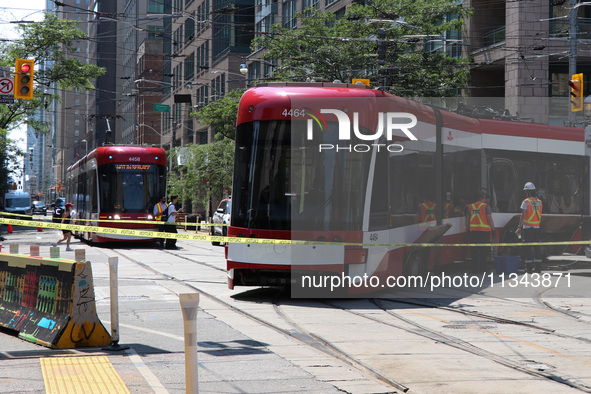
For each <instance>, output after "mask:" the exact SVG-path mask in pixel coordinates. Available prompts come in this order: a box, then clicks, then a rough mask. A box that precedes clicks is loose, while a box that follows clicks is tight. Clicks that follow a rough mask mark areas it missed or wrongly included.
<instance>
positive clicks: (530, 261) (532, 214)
mask: <svg viewBox="0 0 591 394" xmlns="http://www.w3.org/2000/svg"><path fill="white" fill-rule="evenodd" d="M523 190H524V191H525V195H526V198H525V200H523V202H522V203H521V217H520V218H519V226H518V227H517V230H515V234H517V236H519V235H521V237H522V239H523V242H527V243H529V242H540V236H541V235H540V223H541V222H542V201H541V200H540V199H538V197H537V196H536V187H535V185H534V184H533V183H531V182H527V183H526V184H525V186H523ZM525 269H526V271H527V272H528V273H532V272H537V273H540V272H541V271H542V248H541V247H540V245H535V246H534V245H532V246H527V247H526V249H525Z"/></svg>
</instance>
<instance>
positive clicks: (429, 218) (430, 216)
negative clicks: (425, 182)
mask: <svg viewBox="0 0 591 394" xmlns="http://www.w3.org/2000/svg"><path fill="white" fill-rule="evenodd" d="M436 211H437V204H436V203H435V202H433V199H432V198H430V196H425V197H424V198H423V202H422V203H420V204H419V211H418V212H417V222H419V223H427V222H433V221H435V220H436V219H437V217H436Z"/></svg>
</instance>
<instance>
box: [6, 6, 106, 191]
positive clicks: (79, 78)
mask: <svg viewBox="0 0 591 394" xmlns="http://www.w3.org/2000/svg"><path fill="white" fill-rule="evenodd" d="M77 25H78V22H77V21H71V20H60V19H58V17H57V16H55V15H53V14H45V19H44V20H43V21H41V22H36V23H31V24H21V25H19V29H20V31H21V38H20V39H18V40H16V41H14V42H5V43H2V44H0V54H1V56H0V66H1V67H2V68H4V69H5V70H6V69H12V68H14V63H15V59H19V58H21V59H34V60H35V64H36V65H39V64H41V63H43V65H44V67H42V68H40V67H36V69H35V74H34V80H35V89H34V98H33V99H32V100H20V99H16V100H15V101H14V103H13V104H0V139H2V141H3V142H2V148H3V150H4V149H5V150H4V151H3V154H4V156H5V157H6V158H14V157H15V156H18V155H20V154H21V152H19V151H18V149H16V145H15V144H14V141H10V140H8V139H7V133H8V132H9V131H11V130H13V129H16V128H17V127H19V126H21V125H22V124H27V125H29V126H31V127H33V128H34V129H35V131H36V132H37V133H39V134H43V133H46V132H48V131H49V125H48V124H47V123H45V122H40V121H38V120H35V118H34V116H33V115H34V114H35V113H36V112H37V111H38V110H39V109H40V108H42V107H44V106H46V105H47V103H48V100H52V99H53V98H55V95H52V94H49V93H48V92H49V91H51V90H49V88H51V87H53V86H57V87H58V88H61V89H92V88H93V87H94V86H93V85H92V82H93V80H94V79H95V78H97V77H99V76H101V75H102V74H104V72H105V70H104V68H102V67H98V66H96V65H92V64H86V63H83V62H81V61H80V60H78V59H77V58H76V57H75V56H74V55H75V49H74V47H73V45H74V43H75V42H76V41H78V40H85V39H86V38H87V37H86V34H85V33H84V32H83V31H81V30H79V29H78V28H77ZM8 161H9V160H3V161H2V162H1V163H0V189H2V192H4V189H5V187H6V182H7V180H8V179H9V176H10V170H9V169H8V168H7V162H8Z"/></svg>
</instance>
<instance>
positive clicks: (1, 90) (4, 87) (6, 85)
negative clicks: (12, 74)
mask: <svg viewBox="0 0 591 394" xmlns="http://www.w3.org/2000/svg"><path fill="white" fill-rule="evenodd" d="M13 91H14V81H13V80H12V78H0V95H6V96H8V95H10V96H12V95H13Z"/></svg>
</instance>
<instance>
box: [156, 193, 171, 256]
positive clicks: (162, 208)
mask: <svg viewBox="0 0 591 394" xmlns="http://www.w3.org/2000/svg"><path fill="white" fill-rule="evenodd" d="M166 208H168V204H167V203H166V196H162V197H160V201H159V202H158V203H157V204H156V205H154V219H156V220H157V221H158V224H157V226H158V232H159V233H163V232H165V231H166V225H165V224H164V223H165V222H166V219H167V217H166V216H164V215H165V214H166V212H167V211H166ZM160 248H161V249H162V248H164V238H160Z"/></svg>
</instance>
